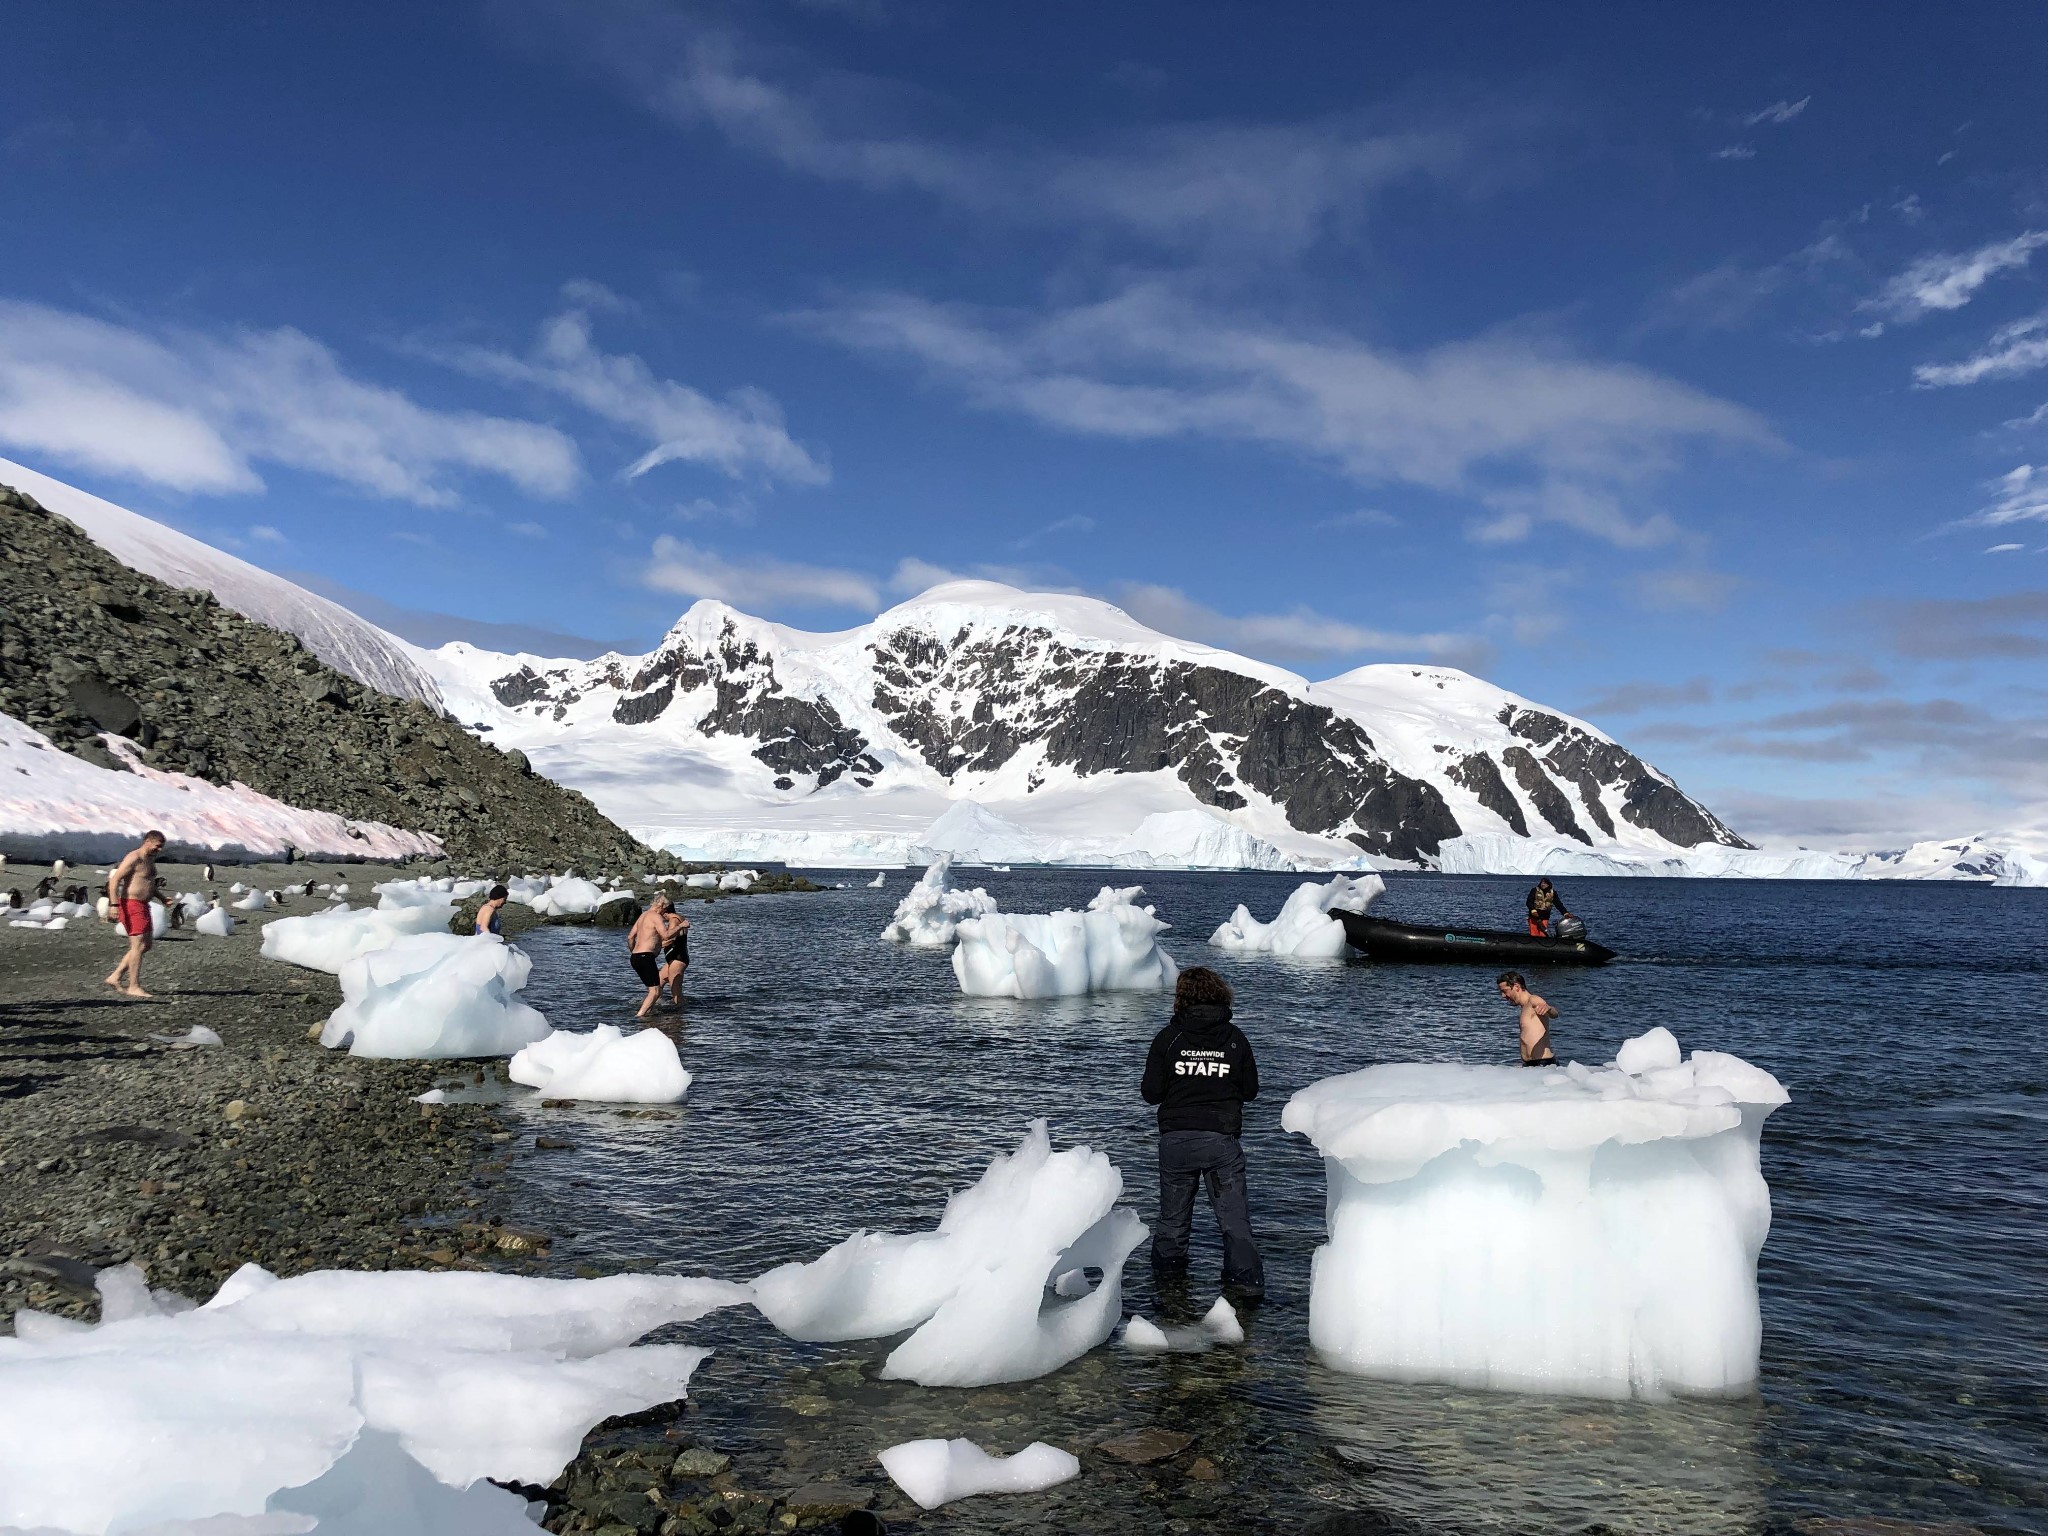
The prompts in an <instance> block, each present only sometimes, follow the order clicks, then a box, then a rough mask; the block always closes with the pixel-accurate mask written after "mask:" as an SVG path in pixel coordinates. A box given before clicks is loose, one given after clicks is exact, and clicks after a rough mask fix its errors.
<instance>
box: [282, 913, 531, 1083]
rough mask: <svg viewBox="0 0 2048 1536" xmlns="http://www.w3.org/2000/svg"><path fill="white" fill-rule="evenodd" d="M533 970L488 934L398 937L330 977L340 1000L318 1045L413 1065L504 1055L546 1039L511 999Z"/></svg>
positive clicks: (526, 1008) (526, 1010)
mask: <svg viewBox="0 0 2048 1536" xmlns="http://www.w3.org/2000/svg"><path fill="white" fill-rule="evenodd" d="M532 969H533V962H532V961H530V960H528V959H527V958H526V956H525V954H524V953H523V952H521V951H519V950H517V949H513V948H511V947H510V946H508V945H506V944H504V943H503V942H501V941H499V940H497V939H495V938H493V937H492V936H490V935H489V934H478V935H470V936H463V935H459V934H453V933H416V934H413V935H411V936H410V937H407V938H402V939H397V940H395V941H393V942H392V943H391V944H389V945H387V946H386V947H385V948H383V949H377V950H372V951H370V952H369V953H368V954H365V955H358V956H356V958H355V959H353V960H351V961H349V962H348V963H347V964H346V965H344V966H343V967H342V968H341V970H340V971H339V972H338V973H337V974H338V975H339V977H340V980H341V997H342V1003H341V1006H340V1007H339V1008H337V1009H335V1010H334V1012H333V1013H332V1014H331V1015H329V1017H328V1020H327V1027H326V1028H325V1029H323V1030H322V1031H321V1032H320V1043H321V1044H322V1045H324V1046H328V1047H330V1048H334V1047H340V1046H347V1047H348V1049H349V1054H350V1055H352V1056H383V1057H394V1058H399V1059H404V1060H412V1061H424V1060H429V1059H434V1058H440V1057H455V1056H510V1055H511V1054H512V1053H513V1052H515V1051H517V1050H518V1049H519V1048H520V1047H521V1046H526V1045H531V1044H533V1042H534V1041H536V1040H542V1039H545V1038H546V1037H547V1034H548V1021H547V1020H546V1019H545V1018H543V1017H542V1016H541V1014H540V1012H539V1010H538V1009H535V1008H532V1007H529V1006H528V1005H527V1004H526V1003H524V1002H522V1001H520V999H519V998H518V997H516V996H515V995H514V994H515V993H517V992H518V991H519V989H520V988H521V987H523V986H525V985H526V978H527V975H528V973H529V972H530V971H531V970H532Z"/></svg>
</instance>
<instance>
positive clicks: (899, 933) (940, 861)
mask: <svg viewBox="0 0 2048 1536" xmlns="http://www.w3.org/2000/svg"><path fill="white" fill-rule="evenodd" d="M881 879H882V877H881V876H880V875H877V876H875V882H876V884H880V883H881ZM995 909H996V899H995V897H993V896H991V895H989V893H988V892H987V891H984V890H981V889H979V888H977V889H975V890H971V891H956V890H954V889H953V856H952V855H951V854H946V853H942V854H940V855H939V856H938V857H937V858H935V859H933V860H932V863H931V867H930V868H929V869H927V870H926V871H925V872H924V878H923V879H922V880H920V881H918V882H917V884H915V885H913V886H912V887H911V888H910V893H909V894H908V895H907V896H905V897H904V898H903V899H902V900H901V901H899V902H897V903H896V915H895V916H894V917H892V918H890V919H889V926H888V927H886V928H884V929H883V930H882V937H883V938H884V939H885V940H887V941H888V942H889V943H891V944H909V945H913V946H915V947H916V948H918V949H943V948H945V947H946V946H947V945H948V944H951V943H952V942H953V940H954V939H955V938H956V937H957V936H958V933H959V928H960V924H961V923H963V922H964V921H966V920H967V919H968V918H970V917H985V916H987V915H988V914H989V913H991V912H993V911H995Z"/></svg>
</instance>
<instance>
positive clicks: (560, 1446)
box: [0, 1265, 747, 1536]
mask: <svg viewBox="0 0 2048 1536" xmlns="http://www.w3.org/2000/svg"><path fill="white" fill-rule="evenodd" d="M99 1288H100V1291H101V1296H102V1317H103V1321H102V1323H101V1324H100V1325H99V1326H97V1327H87V1326H84V1325H82V1324H77V1323H72V1322H69V1321H68V1320H66V1319H62V1318H56V1317H50V1316H47V1315H45V1314H40V1313H36V1312H32V1311H28V1310H23V1311H22V1312H20V1313H18V1314H17V1316H16V1337H14V1338H11V1339H0V1527H8V1528H17V1527H18V1528H26V1529H31V1530H33V1529H37V1528H48V1529H52V1530H56V1531H66V1532H82V1533H91V1536H99V1533H102V1532H107V1531H130V1530H139V1529H145V1528H148V1527H151V1526H153V1525H158V1524H162V1523H167V1522H171V1521H200V1522H203V1521H206V1520H209V1519H211V1518H212V1517H216V1516H241V1517H252V1516H257V1515H261V1514H263V1513H264V1512H265V1511H266V1510H280V1509H288V1510H301V1511H304V1512H307V1513H311V1514H323V1513H325V1511H323V1510H322V1509H319V1508H315V1507H314V1506H313V1505H311V1504H309V1503H308V1502H307V1501H306V1500H305V1499H297V1500H294V1499H292V1498H280V1497H279V1495H280V1493H281V1491H282V1490H285V1489H294V1488H296V1489H301V1490H305V1489H307V1485H309V1484H313V1483H315V1482H316V1480H318V1479H320V1478H322V1477H323V1476H325V1475H327V1474H328V1473H329V1472H330V1471H331V1470H332V1469H334V1468H335V1467H336V1464H337V1463H338V1462H340V1461H342V1460H343V1458H344V1457H345V1456H346V1455H348V1454H349V1453H350V1448H351V1447H352V1446H355V1447H362V1446H364V1444H365V1442H364V1439H363V1437H364V1435H365V1434H366V1433H369V1434H373V1435H384V1436H389V1437H392V1438H393V1439H395V1440H396V1441H397V1449H398V1450H399V1451H401V1452H402V1454H403V1455H404V1457H406V1458H407V1459H409V1460H411V1461H413V1462H417V1463H418V1464H419V1465H420V1466H422V1467H424V1468H425V1469H426V1471H427V1472H428V1473H430V1474H431V1475H432V1476H433V1477H434V1478H435V1479H436V1480H438V1481H439V1482H441V1483H443V1484H445V1485H447V1487H448V1488H449V1489H451V1490H453V1489H462V1488H475V1487H487V1486H488V1485H485V1484H481V1483H480V1480H481V1479H483V1478H486V1477H491V1478H498V1479H502V1480H506V1481H518V1482H528V1483H546V1482H548V1481H550V1480H551V1479H552V1478H554V1477H555V1476H556V1474H558V1473H559V1472H560V1471H561V1469H562V1468H563V1466H565V1465H566V1464H567V1463H568V1461H569V1460H570V1458H571V1457H573V1456H574V1455H575V1454H576V1451H577V1449H578V1447H579V1446H580V1444H581V1443H582V1440H583V1436H584V1434H585V1433H586V1431H588V1430H589V1429H590V1427H591V1426H592V1425H594V1424H596V1423H598V1422H600V1421H601V1420H603V1419H605V1418H608V1417H611V1416H614V1415H618V1414H626V1413H634V1412H638V1411H641V1410H643V1409H646V1408H649V1407H653V1406H654V1405H656V1404H659V1403H666V1402H672V1401H674V1400H675V1399H677V1398H680V1397H682V1396H683V1395H684V1392H685V1389H686V1387H687V1384H688V1382H689V1379H690V1375H691V1372H692V1371H694V1370H695V1368H696V1367H697V1365H698V1363H699V1362H700V1361H701V1360H702V1359H703V1358H704V1356H705V1355H706V1354H707V1353H709V1351H707V1350H704V1349H700V1348H696V1347H693V1346H689V1345H682V1344H666V1345H646V1346H639V1347H629V1346H633V1343H634V1341H635V1340H636V1339H639V1338H641V1337H642V1336H643V1335H645V1334H647V1333H648V1332H650V1331H652V1330H653V1329H655V1328H658V1327H662V1326H664V1325H666V1324H670V1323H683V1322H690V1321H693V1320H695V1319H697V1318H699V1317H702V1316H703V1315H704V1314H706V1313H707V1312H710V1311H713V1310H715V1309H716V1308H719V1307H725V1306H731V1305H733V1304H735V1303H738V1302H742V1301H744V1300H746V1298H747V1293H746V1290H745V1289H744V1288H743V1287H740V1286H735V1285H729V1284H727V1283H725V1282H723V1281H716V1280H705V1279H695V1278H683V1277H672V1276H658V1275H614V1276H610V1277H608V1278H605V1279H597V1280H545V1279H534V1278H528V1277H524V1276H515V1275H498V1274H474V1273H460V1272H448V1273H438V1274H413V1273H403V1272H396V1271H393V1272H383V1273H362V1272H355V1271H342V1270H323V1271H317V1272H315V1273H312V1274H306V1275H299V1276H296V1277H294V1278H292V1279H289V1280H279V1279H277V1278H276V1277H275V1276H273V1275H271V1274H269V1273H268V1272H266V1271H264V1270H262V1269H259V1268H257V1267H256V1266H254V1265H245V1266H243V1268H241V1269H240V1270H238V1271H236V1272H235V1273H234V1274H233V1275H231V1276H230V1277H229V1278H228V1280H227V1281H226V1282H225V1283H224V1284H223V1285H222V1286H221V1288H220V1290H219V1291H218V1292H217V1293H216V1294H215V1296H214V1297H213V1299H212V1300H211V1301H209V1302H208V1303H206V1305H204V1306H202V1307H198V1308H193V1307H192V1305H191V1303H190V1302H187V1301H183V1300H182V1299H181V1298H177V1297H174V1296H171V1295H169V1294H168V1293H166V1292H162V1291H155V1292H152V1291H151V1290H150V1289H149V1287H148V1285H147V1284H146V1282H145V1281H144V1279H143V1277H142V1274H141V1272H140V1271H139V1270H137V1269H135V1268H134V1267H133V1266H123V1267H122V1268H120V1269H117V1270H110V1271H105V1272H103V1273H102V1274H101V1276H100V1277H99ZM371 1445H372V1447H374V1442H371ZM366 1459H367V1460H369V1461H370V1462H372V1463H374V1464H375V1468H374V1470H375V1475H374V1476H372V1477H364V1478H360V1480H361V1483H362V1484H363V1487H362V1491H361V1493H360V1495H359V1496H360V1497H364V1498H369V1497H373V1496H374V1493H373V1490H370V1489H369V1488H368V1487H367V1484H368V1483H370V1482H378V1483H388V1481H389V1479H390V1478H391V1477H392V1476H394V1475H395V1474H396V1472H397V1470H398V1469H397V1467H396V1465H395V1464H394V1463H393V1462H392V1460H391V1458H390V1457H388V1456H384V1455H381V1454H375V1453H373V1454H371V1455H369V1456H368V1457H367V1458H366ZM352 1470H353V1472H354V1473H355V1474H357V1475H358V1476H359V1477H360V1475H361V1474H362V1473H363V1472H364V1470H365V1469H364V1468H362V1467H361V1466H360V1465H359V1466H358V1467H357V1468H355V1469H352ZM424 1491H425V1490H421V1489H415V1492H416V1493H422V1492H424ZM327 1492H328V1493H329V1494H335V1493H338V1492H340V1490H339V1489H336V1488H334V1487H332V1486H330V1488H329V1489H328V1490H327ZM390 1492H391V1495H392V1496H394V1497H395V1496H397V1493H398V1490H391V1491H390ZM476 1502H478V1500H472V1501H471V1503H472V1504H474V1503H476ZM447 1503H448V1505H449V1506H451V1507H452V1505H453V1501H452V1500H450V1501H447ZM329 1507H330V1508H334V1507H335V1506H329ZM499 1507H510V1506H499ZM226 1528H227V1529H231V1530H232V1529H249V1527H247V1526H242V1527H233V1526H229V1527H226ZM199 1529H202V1530H203V1529H205V1527H204V1526H201V1527H199ZM271 1529H273V1530H279V1531H282V1530H304V1529H307V1527H306V1526H305V1525H303V1524H301V1525H297V1526H285V1525H279V1526H273V1527H271ZM320 1529H321V1530H322V1531H323V1532H324V1531H328V1530H336V1531H341V1532H345V1533H360V1536H373V1533H375V1536H428V1533H430V1532H431V1533H434V1536H439V1533H443V1532H457V1531H461V1532H474V1531H480V1530H483V1531H487V1530H491V1529H494V1527H490V1526H478V1527H471V1526H465V1525H462V1524H457V1523H455V1522H454V1521H453V1520H452V1519H451V1520H446V1521H436V1522H431V1523H428V1524H425V1525H423V1526H419V1527H409V1526H403V1525H399V1526H391V1525H376V1524H374V1523H372V1524H370V1525H362V1524H360V1523H358V1524H339V1525H328V1524H324V1523H323V1525H322V1526H321V1527H320ZM506 1529H508V1530H509V1529H510V1527H506ZM527 1529H528V1530H531V1527H530V1526H529V1527H527Z"/></svg>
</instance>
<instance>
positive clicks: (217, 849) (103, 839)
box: [0, 715, 443, 862]
mask: <svg viewBox="0 0 2048 1536" xmlns="http://www.w3.org/2000/svg"><path fill="white" fill-rule="evenodd" d="M104 739H105V741H106V743H107V747H108V750H109V751H111V752H113V753H114V754H115V755H116V756H118V757H121V758H123V759H124V760H126V761H127V762H128V763H129V765H130V768H131V770H132V771H130V772H125V773H124V772H117V771H116V770H114V769H111V768H101V767H98V766H96V765H94V764H92V763H88V762H85V761H83V760H82V759H79V758H76V757H73V756H72V755H71V754H70V753H68V752H64V751H61V750H59V749H58V748H57V747H56V746H55V745H53V744H52V743H51V742H50V741H49V739H48V738H46V737H45V736H43V735H42V734H41V733H40V732H37V731H33V730H31V729H29V727H28V726H26V725H24V724H22V722H21V721H19V720H16V719H14V718H13V717H12V716H10V715H0V853H4V854H6V855H7V856H8V857H9V858H15V859H34V860H49V859H55V858H64V859H71V860H75V861H84V860H95V861H104V860H107V859H115V858H119V857H120V856H121V855H122V854H123V853H126V852H127V851H128V850H129V849H130V848H132V847H134V846H135V842H136V840H137V839H138V838H139V837H141V836H142V834H143V833H144V832H147V831H148V830H149V829H150V828H152V827H155V828H157V829H158V830H159V831H161V832H162V833H163V834H164V836H165V837H166V838H167V839H168V840H169V851H170V853H171V854H172V856H173V857H186V856H197V855H204V856H207V857H210V858H213V859H217V860H250V861H254V860H266V859H281V858H283V857H284V856H285V851H286V849H288V848H292V849H297V850H298V852H299V854H300V856H302V857H307V858H321V859H359V860H375V861H379V862H396V861H398V860H401V859H407V858H413V857H419V856H425V857H430V858H438V857H439V856H440V855H441V853H442V851H443V850H442V847H441V844H440V842H439V840H437V839H435V838H433V837H430V836H428V835H427V834H426V833H424V832H408V831H405V830H403V829H402V828H399V827H387V826H385V825H384V824H383V823H382V822H375V821H350V820H348V819H347V818H346V817H343V816H336V815H334V814H333V813H332V812H330V811H309V810H305V809H302V808H301V807H299V806H295V805H287V804H286V803H285V802H284V801H282V800H273V799H271V798H270V796H268V795H264V794H259V793H257V791H255V790H253V789H251V788H249V787H248V785H246V784H239V783H238V784H232V785H229V786H228V787H227V788H225V789H224V788H222V787H221V786H220V785H218V784H209V783H207V782H206V781H205V780H204V779H194V778H188V777H186V776H185V775H184V774H181V773H165V772H163V771H162V770H161V769H157V768H151V767H150V766H148V765H147V764H146V763H143V762H142V761H141V760H140V759H139V757H138V756H137V755H136V752H135V748H134V746H133V744H132V743H130V742H127V741H125V740H123V739H122V738H120V737H118V736H110V737H106V738H104Z"/></svg>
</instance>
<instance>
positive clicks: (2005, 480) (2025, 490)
mask: <svg viewBox="0 0 2048 1536" xmlns="http://www.w3.org/2000/svg"><path fill="white" fill-rule="evenodd" d="M1991 490H1992V492H1993V498H1992V501H1991V504H1990V505H1989V506H1987V507H1985V508H1984V509H1983V510H1982V511H1980V512H1978V513H1977V515H1976V516H1974V517H1967V518H1964V519H1963V523H1962V526H1964V527H1969V528H2009V527H2011V526H2012V525H2013V524H2014V523H2048V468H2037V467H2036V466H2034V465H2032V464H2022V465H2020V466H2019V468H2017V469H2013V470H2008V471H2007V472H2006V473H2005V474H2002V475H2000V476H1999V477H1998V478H1997V479H1996V480H1994V481H1992V482H1991Z"/></svg>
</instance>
